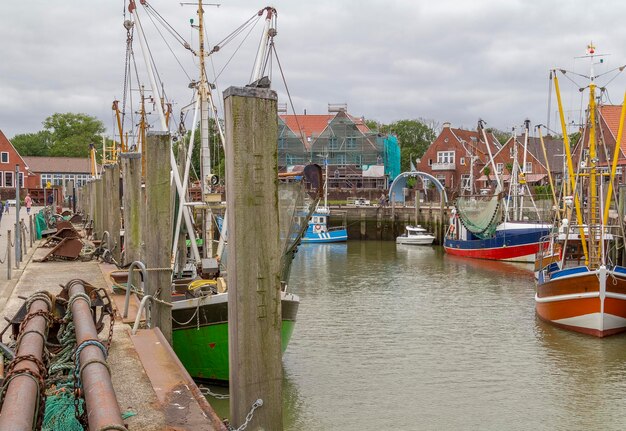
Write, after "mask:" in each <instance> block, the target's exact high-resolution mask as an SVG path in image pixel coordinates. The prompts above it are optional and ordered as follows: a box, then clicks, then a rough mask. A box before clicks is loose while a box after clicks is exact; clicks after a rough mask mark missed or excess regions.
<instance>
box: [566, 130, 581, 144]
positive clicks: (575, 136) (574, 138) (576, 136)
mask: <svg viewBox="0 0 626 431" xmlns="http://www.w3.org/2000/svg"><path fill="white" fill-rule="evenodd" d="M580 136H581V134H580V130H579V131H578V132H574V133H570V134H569V135H567V137H568V138H569V144H570V147H573V146H574V145H576V144H577V143H578V141H579V140H580Z"/></svg>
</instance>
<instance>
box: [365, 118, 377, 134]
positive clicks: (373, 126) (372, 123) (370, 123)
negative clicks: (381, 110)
mask: <svg viewBox="0 0 626 431" xmlns="http://www.w3.org/2000/svg"><path fill="white" fill-rule="evenodd" d="M378 124H379V123H378V121H376V120H365V125H366V126H367V128H368V129H370V130H371V131H372V132H377V131H378V128H379V126H378Z"/></svg>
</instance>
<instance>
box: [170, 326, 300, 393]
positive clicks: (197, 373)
mask: <svg viewBox="0 0 626 431" xmlns="http://www.w3.org/2000/svg"><path fill="white" fill-rule="evenodd" d="M295 325H296V322H294V321H293V320H283V324H282V330H281V347H282V351H283V352H284V351H285V349H287V345H288V344H289V340H290V339H291V334H293V330H294V328H295ZM172 336H173V342H174V351H175V352H176V355H177V356H178V358H179V359H180V361H181V362H182V363H183V365H184V366H185V368H186V369H187V372H189V374H190V375H191V377H193V378H194V379H201V380H211V381H228V378H229V377H228V370H229V368H228V323H226V322H224V323H217V324H213V325H207V326H203V327H200V329H196V328H189V329H178V330H175V331H174V332H173V334H172Z"/></svg>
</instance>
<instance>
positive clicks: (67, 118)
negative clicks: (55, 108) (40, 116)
mask: <svg viewBox="0 0 626 431" xmlns="http://www.w3.org/2000/svg"><path fill="white" fill-rule="evenodd" d="M43 126H44V129H45V131H47V132H48V133H50V137H51V143H50V151H49V154H48V155H50V156H65V157H88V155H89V144H98V143H100V142H101V141H102V138H101V136H100V135H101V134H102V133H104V131H105V128H104V124H102V121H100V120H98V119H97V118H95V117H91V116H89V115H86V114H74V113H71V112H68V113H64V114H59V113H56V114H53V115H52V116H50V117H48V118H46V119H45V120H44V122H43Z"/></svg>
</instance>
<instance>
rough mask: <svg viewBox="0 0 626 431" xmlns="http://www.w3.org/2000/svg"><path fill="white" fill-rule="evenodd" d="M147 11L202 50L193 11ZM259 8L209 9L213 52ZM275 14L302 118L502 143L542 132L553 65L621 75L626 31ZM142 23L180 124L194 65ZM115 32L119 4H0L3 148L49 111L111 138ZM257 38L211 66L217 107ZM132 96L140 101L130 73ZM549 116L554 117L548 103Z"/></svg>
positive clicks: (373, 14) (605, 26)
mask: <svg viewBox="0 0 626 431" xmlns="http://www.w3.org/2000/svg"><path fill="white" fill-rule="evenodd" d="M150 4H151V5H152V6H153V7H154V8H155V9H156V10H157V11H158V12H159V13H160V14H161V16H163V17H164V18H165V19H167V21H168V22H169V23H170V24H171V25H172V27H173V28H174V29H175V30H176V31H177V32H178V33H179V34H180V35H181V36H182V37H183V38H185V39H186V40H188V41H190V42H191V43H192V46H193V47H194V48H196V47H197V42H196V40H195V39H196V37H197V33H196V31H195V30H193V29H192V28H191V27H190V23H189V20H190V19H191V18H193V19H194V20H195V22H196V23H197V17H196V14H195V12H196V8H195V7H194V6H184V7H181V6H180V4H179V3H178V2H171V1H166V0H152V1H151V2H150ZM264 6H265V4H264V2H263V3H261V2H250V1H244V0H236V1H234V0H225V1H224V2H223V3H222V5H221V6H220V7H219V8H216V7H213V6H205V13H206V25H207V35H208V40H209V45H210V46H212V45H213V44H215V43H217V42H218V41H220V40H221V39H222V38H223V37H224V36H226V35H227V34H228V33H229V32H231V31H232V30H234V29H235V28H237V27H238V26H239V25H240V24H242V23H243V22H244V21H245V20H247V19H248V18H250V17H252V16H254V15H255V13H256V12H257V11H258V10H260V9H261V8H263V7H264ZM275 7H276V8H277V10H278V35H277V37H276V48H277V52H278V54H279V59H280V62H281V66H282V68H283V71H284V73H285V78H286V80H287V84H288V88H289V92H290V94H291V96H292V98H293V103H294V105H295V109H296V111H297V112H303V110H304V109H306V110H307V112H308V113H325V112H326V109H327V105H328V103H347V104H348V108H349V111H350V112H351V113H352V114H354V115H357V116H365V117H366V118H372V119H377V120H379V121H383V122H392V121H395V120H399V119H404V118H420V117H421V118H429V119H433V120H435V121H438V122H443V121H450V122H451V123H452V124H453V125H454V126H465V127H475V124H476V121H477V120H478V119H479V118H482V119H484V120H485V121H487V123H488V124H489V125H491V126H493V127H497V128H500V129H503V130H508V129H510V127H512V126H515V125H519V124H521V123H522V122H523V120H524V119H525V118H530V119H531V121H532V122H533V123H534V124H536V123H545V121H546V117H547V112H548V100H549V97H548V90H549V85H548V84H549V82H548V71H549V70H550V69H551V68H554V67H557V66H558V67H564V68H567V69H570V70H574V71H575V72H577V73H582V74H586V73H588V71H589V61H588V60H586V59H582V58H576V57H577V56H582V55H584V53H585V47H586V45H587V44H588V43H589V42H590V41H591V40H593V41H594V43H596V44H597V47H598V51H599V52H606V53H610V54H611V55H610V56H607V57H604V58H603V60H604V62H603V63H602V64H597V65H595V70H596V72H598V73H602V72H607V71H609V70H611V69H613V68H615V67H617V66H619V65H621V64H623V63H626V52H624V49H623V46H622V43H621V41H623V40H624V39H625V38H626V28H624V27H623V26H622V25H621V24H622V23H621V18H620V17H621V16H623V12H624V11H625V10H626V5H622V4H621V3H615V2H609V1H608V0H600V1H597V2H594V3H588V2H583V1H582V0H574V1H565V0H552V1H521V0H518V1H506V2H503V1H498V0H477V1H472V2H466V1H460V0H438V1H431V2H415V1H409V0H392V1H385V2H383V1H373V0H362V1H356V0H346V1H340V2H338V1H331V0H320V1H318V2H314V3H311V2H294V1H288V0H277V1H276V2H275ZM607 11H609V13H607ZM140 13H141V15H140V16H141V18H142V23H143V25H144V29H145V32H146V37H147V38H148V40H149V41H150V49H151V53H152V56H153V57H154V59H155V61H157V63H158V73H159V76H160V78H161V79H162V80H163V82H164V85H165V88H166V93H167V94H168V96H169V97H171V98H172V99H173V100H174V111H175V117H176V118H178V114H177V111H178V110H180V109H181V108H182V107H183V106H185V105H187V104H188V103H189V101H190V99H191V96H192V93H191V91H190V90H189V88H188V84H189V80H190V78H195V77H196V75H197V72H196V70H197V59H194V58H192V56H191V55H190V53H189V52H188V51H186V50H185V49H184V48H182V47H181V46H180V44H178V43H176V42H175V41H174V40H173V38H171V37H170V35H169V33H168V30H167V29H165V28H163V27H160V29H159V31H160V32H161V34H159V32H158V31H157V30H156V28H155V26H154V25H153V23H152V22H151V20H150V19H149V17H148V16H147V15H146V13H145V12H144V11H143V10H140ZM126 18H128V12H126ZM123 20H124V9H123V2H122V1H117V2H111V1H105V0H91V1H90V2H81V1H79V0H68V1H65V2H46V1H43V0H35V1H33V2H32V5H31V6H30V7H28V8H26V7H24V6H23V5H21V4H20V3H19V2H1V4H0V38H1V39H0V40H3V41H7V42H6V43H4V44H3V49H2V53H1V54H2V61H0V94H1V95H2V97H0V129H2V130H3V131H4V132H5V133H6V134H7V135H8V136H13V135H15V134H18V133H28V132H35V131H37V130H40V129H41V122H42V121H43V120H44V119H45V118H46V117H47V116H49V115H51V114H53V113H55V112H83V113H87V114H90V115H95V116H97V117H98V118H100V119H101V120H102V121H103V122H104V123H105V125H106V126H107V128H108V130H109V132H111V131H112V130H113V117H112V111H111V102H112V101H113V100H114V99H116V98H117V99H121V98H122V88H123V82H124V57H125V51H126V31H125V29H124V28H123V26H122V24H123ZM260 28H261V22H259V23H257V25H256V26H255V28H254V29H253V31H252V32H251V33H250V36H249V38H248V40H247V41H246V42H245V43H244V44H242V45H241V46H239V41H240V40H241V39H239V40H237V41H234V42H232V43H231V44H229V45H228V46H227V47H225V48H224V49H223V50H221V51H220V52H218V53H215V54H214V55H212V56H211V57H209V59H208V61H207V69H208V71H209V75H210V76H214V75H215V74H217V73H220V71H221V70H222V68H223V67H224V66H225V65H227V67H226V69H225V70H224V71H223V72H222V73H221V74H220V76H219V80H218V84H219V86H218V89H217V90H216V91H215V98H216V99H217V100H216V101H217V102H218V105H221V102H220V100H219V99H220V98H221V96H220V95H221V91H223V90H225V89H226V88H227V87H228V86H231V85H239V86H240V85H244V84H245V83H246V82H247V81H248V79H249V77H250V73H251V69H252V64H253V61H254V56H255V51H256V45H257V43H258V38H259V35H260ZM163 38H165V39H166V40H167V41H168V43H169V46H167V45H166V44H165V43H164V42H163ZM134 42H135V44H134V50H135V54H136V58H137V60H138V61H137V72H138V73H139V74H140V76H141V79H142V80H143V82H144V83H145V85H146V89H148V90H147V92H148V93H149V91H150V90H149V83H148V81H147V77H146V73H145V66H144V64H143V61H142V60H141V48H140V46H139V44H138V43H137V42H138V36H137V34H136V33H135V40H134ZM235 51H237V52H236V55H235V56H234V57H233V58H232V59H231V56H232V55H233V54H235ZM172 52H174V53H175V55H176V58H175V57H174V56H173V55H172ZM179 62H180V63H181V64H182V67H181V66H180V65H179ZM272 66H273V82H274V85H275V87H276V89H277V91H278V93H279V98H280V101H281V102H286V101H287V98H286V90H285V87H284V85H283V84H282V82H281V81H282V79H281V76H280V73H279V69H278V65H277V64H276V63H275V62H274V63H273V65H272ZM187 75H189V77H190V78H189V77H188V76H187ZM612 76H613V75H612V74H608V75H607V76H606V77H604V78H602V79H604V81H603V82H607V81H608V80H609V79H611V78H612ZM568 77H571V78H572V79H573V80H574V81H576V83H573V82H570V81H569V80H568V78H567V77H561V82H562V87H563V99H564V105H565V108H566V109H567V110H568V111H569V112H570V116H571V117H572V118H576V117H578V116H579V112H580V93H579V92H578V87H579V86H583V85H585V80H584V79H582V78H580V77H577V76H576V75H573V74H570V75H568ZM132 85H133V87H134V88H135V89H136V88H137V82H136V77H135V76H134V71H133V73H132ZM625 87H626V79H625V78H624V77H622V76H620V77H618V78H616V79H615V80H614V81H613V82H612V83H611V85H610V87H609V89H610V92H609V96H610V98H611V101H612V102H613V103H621V99H622V93H623V88H625ZM133 94H134V95H135V96H136V95H137V92H136V91H134V92H133ZM127 103H128V102H127ZM551 103H552V105H551V107H550V110H551V112H553V111H554V109H555V108H556V104H555V101H554V96H552V102H551ZM133 107H134V109H136V108H137V104H136V102H134V105H133ZM128 109H129V111H130V108H128ZM577 112H578V114H577ZM188 118H191V116H188ZM150 121H151V122H153V123H154V122H155V121H156V115H152V116H151V118H150ZM189 121H190V120H189ZM189 126H190V125H189V124H188V127H189Z"/></svg>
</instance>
